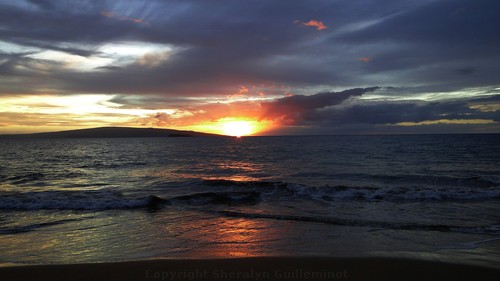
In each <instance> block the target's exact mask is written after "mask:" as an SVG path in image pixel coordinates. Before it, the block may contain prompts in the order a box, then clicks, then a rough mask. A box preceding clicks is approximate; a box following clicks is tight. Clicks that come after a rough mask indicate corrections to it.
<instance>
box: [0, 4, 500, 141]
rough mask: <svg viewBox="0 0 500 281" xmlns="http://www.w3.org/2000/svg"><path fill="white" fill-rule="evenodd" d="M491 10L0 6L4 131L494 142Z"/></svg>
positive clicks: (495, 7)
mask: <svg viewBox="0 0 500 281" xmlns="http://www.w3.org/2000/svg"><path fill="white" fill-rule="evenodd" d="M499 30H500V2H499V1H494V0H419V1H414V0H412V1H410V0H384V1H369V0H353V1H347V0H307V1H295V0H288V1H282V0H217V1H215V0H203V1H201V0H200V1H191V0H177V1H176V0H170V1H165V0H126V1H121V0H112V1H106V0H96V1H90V0H89V1H83V0H79V1H76V0H75V1H69V0H66V1H65V0H53V1H49V0H39V1H36V0H0V134H11V133H30V132H44V131H61V130H69V129H78V128H91V127H102V126H129V127H156V128H171V129H181V130H196V131H201V132H210V133H221V134H229V135H290V134H291V135H305V134H327V135H328V134H418V133H500V123H499V122H500V52H499V50H500V32H499Z"/></svg>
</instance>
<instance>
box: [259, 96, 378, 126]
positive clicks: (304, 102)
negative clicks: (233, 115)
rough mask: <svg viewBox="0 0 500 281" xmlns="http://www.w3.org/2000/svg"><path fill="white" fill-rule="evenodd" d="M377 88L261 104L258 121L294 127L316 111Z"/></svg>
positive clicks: (291, 97)
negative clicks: (260, 113) (261, 111)
mask: <svg viewBox="0 0 500 281" xmlns="http://www.w3.org/2000/svg"><path fill="white" fill-rule="evenodd" d="M377 89H379V87H371V88H356V89H350V90H345V91H342V92H326V93H319V94H315V95H310V96H303V95H296V96H289V97H284V98H281V99H278V100H275V101H272V102H263V103H261V107H262V110H263V113H262V115H261V116H260V119H263V120H272V121H274V122H278V123H281V124H285V125H294V124H297V123H299V122H302V121H305V120H307V119H308V118H309V116H310V115H312V114H314V112H316V111H317V110H320V109H323V108H325V107H328V106H332V105H337V104H340V103H342V102H343V101H345V100H347V99H348V98H350V97H355V96H361V95H363V94H365V93H368V92H373V91H375V90H377Z"/></svg>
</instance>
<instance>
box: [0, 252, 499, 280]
mask: <svg viewBox="0 0 500 281" xmlns="http://www.w3.org/2000/svg"><path fill="white" fill-rule="evenodd" d="M499 278H500V269H494V268H487V267H479V266H472V265H461V264H449V263H441V262H433V261H423V260H411V259H393V258H326V257H258V258H234V259H181V260H170V259H164V260H143V261H128V262H116V263H94V264H66V265H19V266H4V267H1V268H0V280H12V281H15V280H385V281H387V280H483V281H484V280H499Z"/></svg>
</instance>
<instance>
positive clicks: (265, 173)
mask: <svg viewBox="0 0 500 281" xmlns="http://www.w3.org/2000/svg"><path fill="white" fill-rule="evenodd" d="M499 163H500V135H398V136H394V135H390V136H283V137H243V138H217V137H193V138H88V139H83V138H82V139H17V140H16V139H2V140H0V263H2V264H12V263H14V264H61V263H88V262H90V263H94V262H113V261H128V260H141V259H156V258H167V259H170V258H222V257H249V256H329V257H409V258H418V259H429V260H439V261H446V262H457V263H467V264H475V265H483V266H489V267H496V268H499V267H500V164H499Z"/></svg>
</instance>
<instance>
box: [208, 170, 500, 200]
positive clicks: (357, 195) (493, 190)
mask: <svg viewBox="0 0 500 281" xmlns="http://www.w3.org/2000/svg"><path fill="white" fill-rule="evenodd" d="M497 181H498V178H495V177H479V176H478V177H464V178H460V179H455V182H468V183H472V182H474V183H478V182H481V183H488V184H484V185H474V186H463V185H454V186H430V185H423V184H417V185H415V184H413V185H385V186H384V185H383V186H357V185H335V186H330V185H324V186H311V185H303V184H295V183H287V182H272V181H233V180H225V179H220V180H203V181H202V183H201V184H203V185H206V186H209V187H235V188H240V189H244V190H257V191H260V192H267V193H263V194H264V195H267V194H273V193H272V192H269V191H287V192H290V193H291V195H292V196H297V197H305V198H311V199H320V200H325V201H345V200H357V201H440V200H442V201H448V200H459V201H463V200H471V201H473V200H498V199H500V181H498V182H499V183H498V184H495V183H496V182H497Z"/></svg>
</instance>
